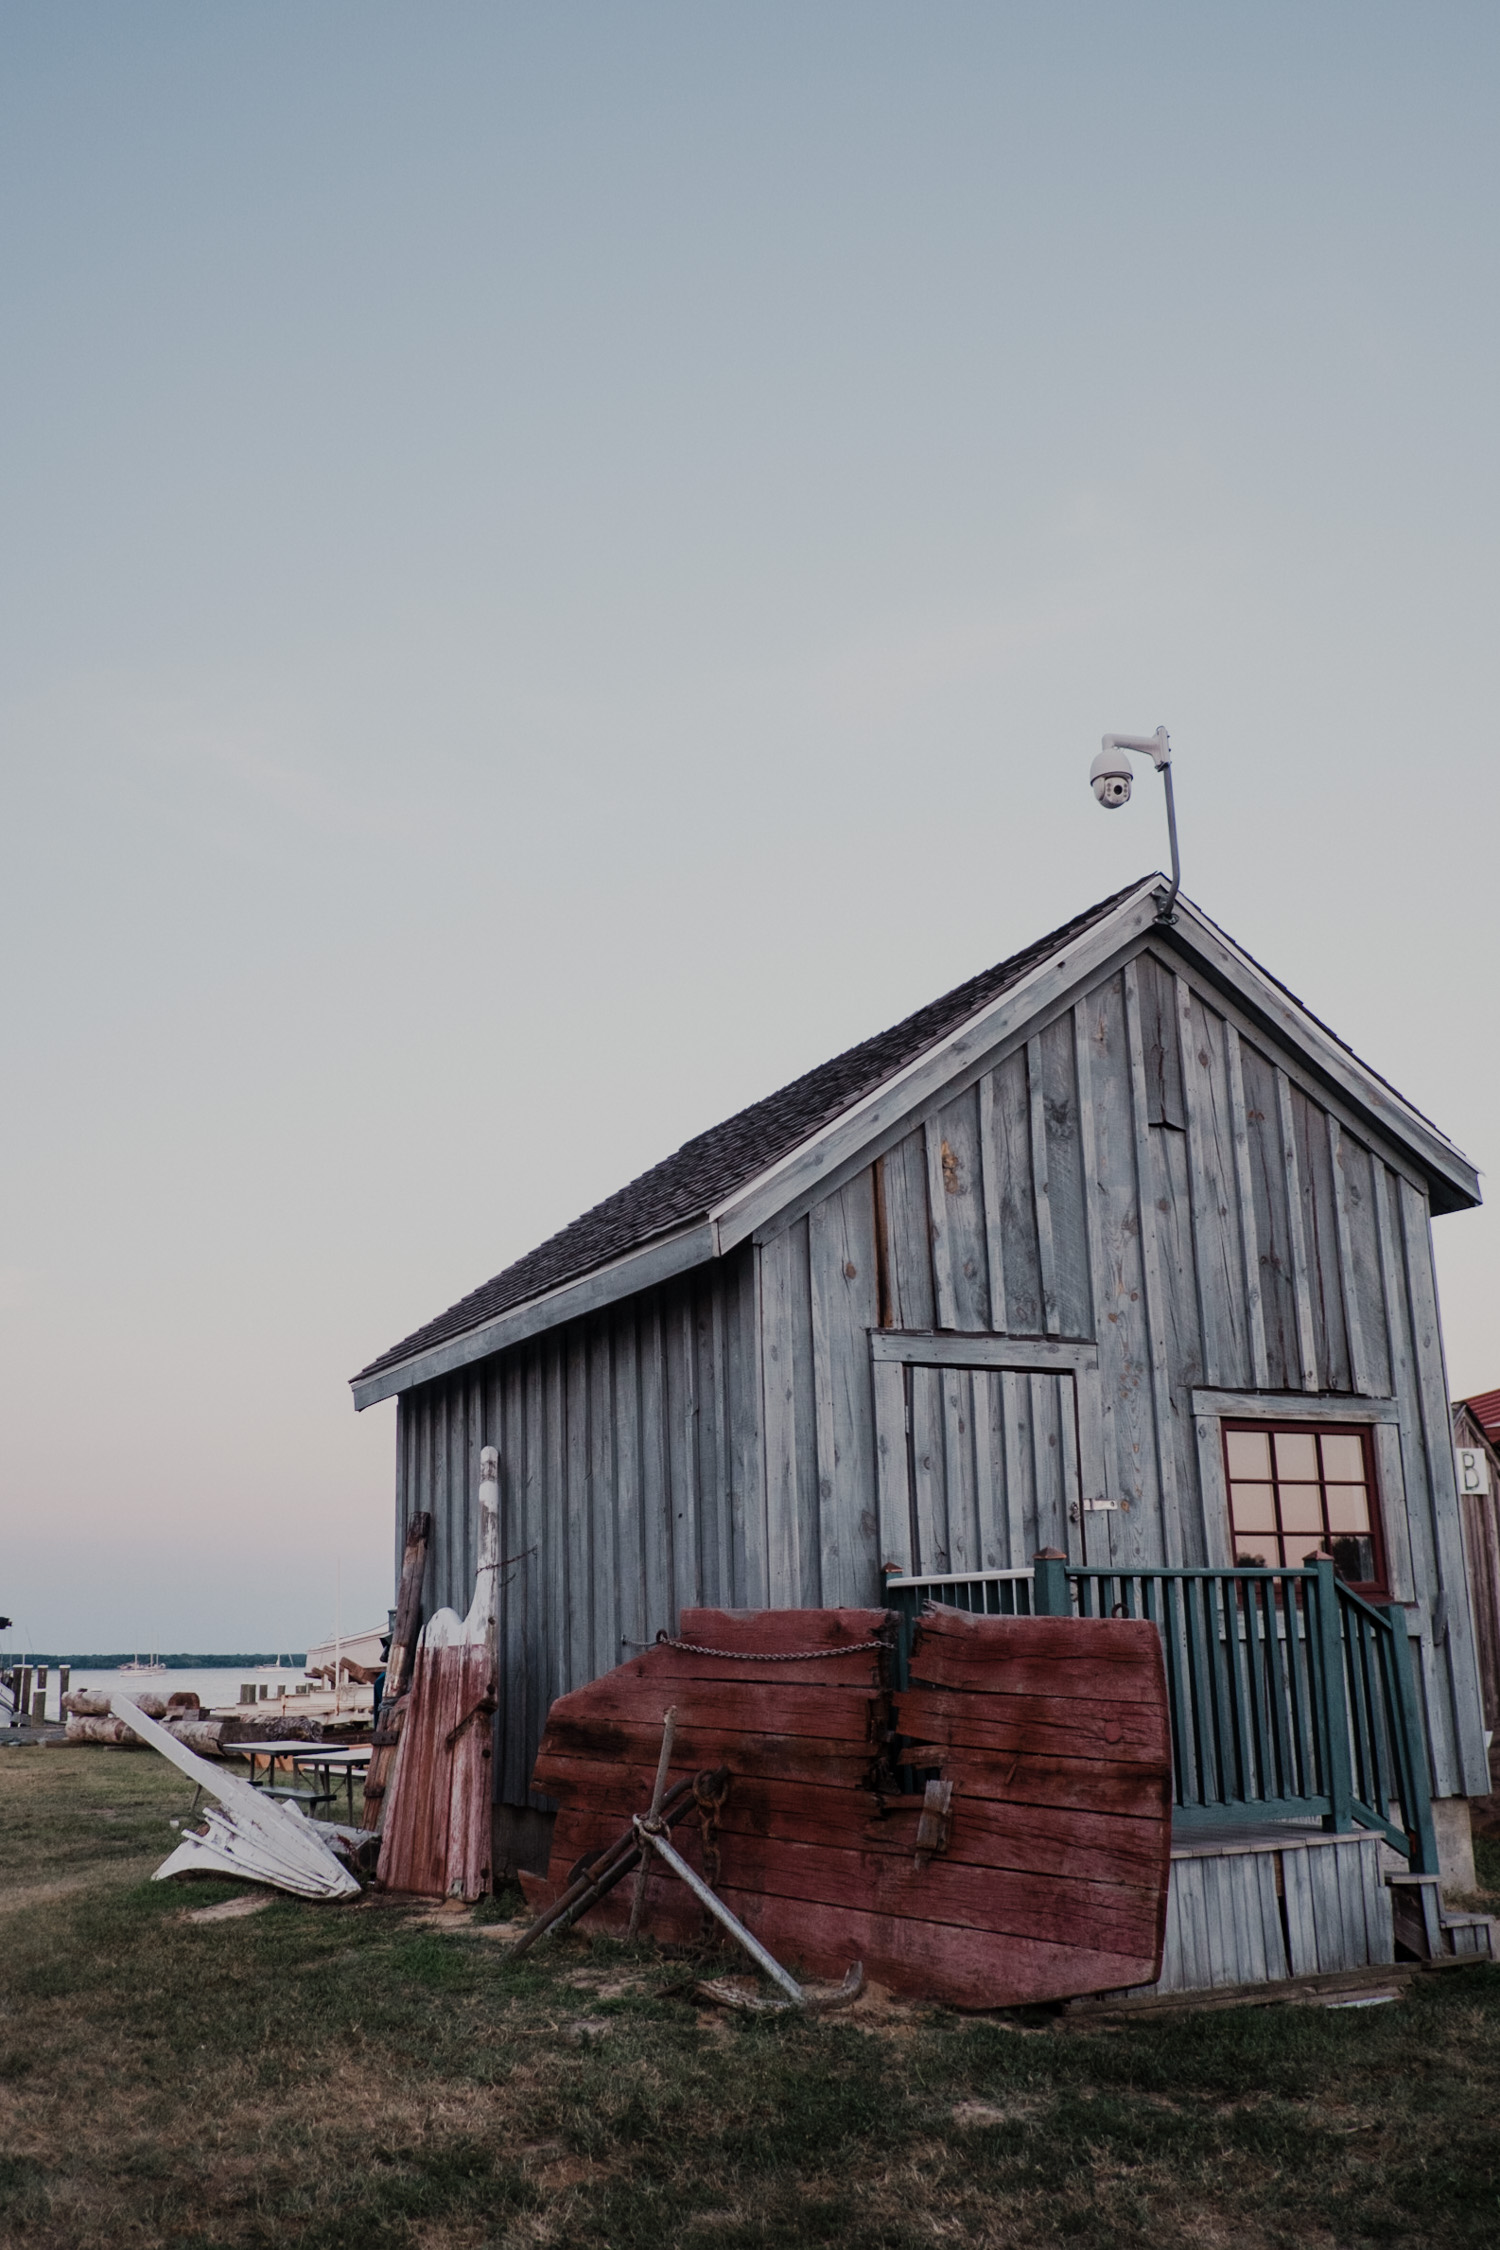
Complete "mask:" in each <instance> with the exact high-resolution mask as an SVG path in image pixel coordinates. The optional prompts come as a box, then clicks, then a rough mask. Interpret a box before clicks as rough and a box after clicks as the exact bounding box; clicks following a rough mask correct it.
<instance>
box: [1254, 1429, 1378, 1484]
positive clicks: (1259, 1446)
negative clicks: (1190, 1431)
mask: <svg viewBox="0 0 1500 2250" xmlns="http://www.w3.org/2000/svg"><path fill="white" fill-rule="evenodd" d="M1225 1443H1226V1445H1227V1447H1228V1451H1229V1474H1230V1475H1231V1476H1232V1477H1269V1475H1270V1474H1271V1441H1270V1439H1269V1438H1268V1437H1267V1436H1266V1434H1265V1432H1264V1430H1229V1431H1227V1432H1226V1434H1225ZM1363 1473H1364V1472H1363V1471H1362V1470H1361V1471H1360V1474H1361V1475H1363Z"/></svg>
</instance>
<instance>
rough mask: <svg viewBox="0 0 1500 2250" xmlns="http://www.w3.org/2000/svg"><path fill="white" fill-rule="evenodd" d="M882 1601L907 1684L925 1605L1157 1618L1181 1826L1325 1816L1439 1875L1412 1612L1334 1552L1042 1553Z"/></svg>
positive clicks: (892, 1590) (918, 1585) (907, 1588)
mask: <svg viewBox="0 0 1500 2250" xmlns="http://www.w3.org/2000/svg"><path fill="white" fill-rule="evenodd" d="M886 1599H887V1602H888V1603H889V1605H890V1606H891V1607H892V1608H893V1609H895V1611H896V1612H897V1615H898V1617H899V1618H900V1619H901V1621H902V1630H901V1635H900V1646H899V1649H898V1656H897V1670H898V1675H899V1678H900V1680H901V1682H902V1684H904V1682H905V1678H906V1671H907V1661H906V1660H907V1656H908V1652H909V1649H910V1644H911V1633H912V1629H913V1627H914V1625H915V1622H916V1619H917V1616H918V1614H919V1612H920V1609H921V1606H922V1604H923V1603H924V1602H926V1601H938V1602H947V1603H952V1604H954V1605H956V1606H957V1607H959V1608H961V1609H968V1610H977V1611H982V1612H984V1613H986V1614H990V1615H995V1614H999V1615H1009V1616H1027V1615H1034V1616H1080V1617H1140V1618H1146V1619H1149V1620H1150V1622H1151V1623H1152V1624H1154V1625H1155V1626H1156V1628H1157V1630H1158V1632H1159V1633H1160V1634H1161V1639H1162V1651H1163V1655H1164V1657H1165V1660H1166V1675H1167V1700H1168V1705H1169V1708H1170V1711H1171V1718H1172V1764H1173V1790H1174V1808H1173V1821H1174V1825H1175V1826H1176V1827H1177V1828H1179V1829H1183V1830H1190V1829H1204V1828H1224V1827H1237V1826H1247V1825H1249V1824H1251V1823H1253V1822H1260V1821H1274V1820H1309V1819H1318V1820H1321V1822H1322V1824H1323V1826H1324V1827H1325V1828H1329V1829H1332V1830H1335V1831H1340V1832H1343V1831H1347V1830H1349V1829H1351V1828H1354V1827H1362V1828H1368V1829H1373V1830H1375V1831H1376V1832H1377V1833H1378V1834H1380V1835H1382V1836H1383V1837H1384V1838H1385V1839H1386V1841H1387V1842H1388V1843H1390V1844H1391V1845H1392V1846H1393V1847H1394V1848H1395V1849H1396V1850H1397V1851H1398V1852H1400V1853H1402V1854H1403V1856H1404V1857H1405V1858H1406V1859H1407V1861H1408V1863H1409V1865H1410V1867H1411V1869H1412V1871H1413V1873H1416V1874H1436V1873H1437V1844H1436V1837H1435V1834H1434V1830H1433V1821H1432V1791H1431V1782H1430V1779H1429V1774H1428V1764H1427V1750H1426V1741H1425V1737H1424V1734H1423V1730H1422V1721H1421V1712H1420V1709H1419V1706H1418V1704H1417V1698H1416V1685H1415V1680H1414V1678H1413V1674H1412V1668H1411V1656H1410V1651H1409V1647H1408V1643H1407V1632H1406V1616H1405V1612H1404V1611H1403V1610H1402V1609H1401V1608H1400V1606H1399V1605H1398V1604H1395V1603H1392V1604H1390V1605H1388V1606H1386V1607H1383V1608H1377V1607H1376V1606H1375V1605H1374V1604H1373V1603H1370V1602H1367V1601H1364V1600H1362V1599H1361V1597H1360V1596H1359V1595H1358V1594H1356V1593H1353V1592H1352V1591H1351V1590H1350V1588H1349V1587H1347V1586H1346V1585H1344V1584H1343V1583H1342V1582H1341V1581H1340V1580H1339V1579H1338V1577H1337V1576H1336V1575H1335V1572H1334V1567H1333V1563H1332V1561H1331V1560H1330V1559H1329V1558H1327V1557H1323V1558H1320V1559H1319V1560H1318V1561H1317V1562H1316V1563H1314V1564H1312V1565H1309V1566H1308V1567H1306V1568H1304V1569H1301V1570H1261V1569H1236V1570H1097V1569H1077V1568H1074V1567H1072V1566H1071V1565H1069V1564H1068V1563H1067V1561H1066V1560H1065V1558H1064V1557H1062V1556H1061V1555H1051V1554H1044V1555H1039V1556H1038V1557H1037V1562H1036V1568H1035V1571H1034V1572H1033V1573H1026V1572H1019V1571H1004V1572H996V1571H988V1572H986V1571H980V1572H975V1573H974V1574H972V1576H967V1577H952V1576H949V1577H943V1578H927V1579H917V1578H914V1579H902V1578H892V1579H890V1580H888V1581H887V1592H886ZM1397 1814H1399V1817H1395V1816H1396V1815H1397Z"/></svg>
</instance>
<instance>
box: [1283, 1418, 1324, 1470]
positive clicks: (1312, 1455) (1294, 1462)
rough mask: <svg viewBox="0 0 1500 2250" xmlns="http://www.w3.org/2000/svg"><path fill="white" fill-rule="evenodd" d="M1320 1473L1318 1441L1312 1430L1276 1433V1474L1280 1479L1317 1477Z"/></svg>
mask: <svg viewBox="0 0 1500 2250" xmlns="http://www.w3.org/2000/svg"><path fill="white" fill-rule="evenodd" d="M1317 1473H1318V1441H1317V1439H1316V1438H1315V1437H1314V1436H1313V1434H1312V1432H1311V1431H1310V1430H1278V1431H1277V1432H1276V1474H1277V1476H1278V1477H1307V1478H1309V1479H1311V1478H1313V1477H1315V1476H1316V1475H1317Z"/></svg>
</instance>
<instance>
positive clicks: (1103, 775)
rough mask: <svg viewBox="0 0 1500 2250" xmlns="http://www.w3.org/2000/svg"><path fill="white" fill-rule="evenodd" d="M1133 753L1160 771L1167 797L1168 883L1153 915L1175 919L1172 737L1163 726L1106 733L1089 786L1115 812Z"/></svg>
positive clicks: (1125, 793)
mask: <svg viewBox="0 0 1500 2250" xmlns="http://www.w3.org/2000/svg"><path fill="white" fill-rule="evenodd" d="M1133 754H1139V755H1140V756H1141V757H1143V758H1149V759H1150V760H1151V763H1152V765H1154V766H1155V768H1156V770H1157V772H1158V773H1159V774H1160V775H1161V779H1162V788H1163V790H1164V791H1165V793H1166V800H1167V839H1168V841H1169V843H1170V844H1171V847H1172V887H1171V889H1170V890H1169V891H1168V892H1167V893H1166V896H1165V897H1164V898H1163V899H1162V901H1161V903H1160V905H1159V906H1158V907H1157V919H1158V921H1161V922H1175V921H1176V919H1177V912H1176V908H1177V893H1178V891H1179V889H1180V888H1181V886H1182V868H1181V865H1180V863H1179V861H1178V857H1177V808H1176V806H1175V805H1174V803H1173V802H1172V738H1171V736H1170V735H1169V734H1168V732H1167V730H1166V728H1165V727H1158V728H1157V730H1156V732H1155V734H1107V735H1106V736H1105V737H1104V741H1103V744H1102V745H1101V747H1100V751H1099V755H1098V757H1097V758H1096V759H1095V760H1094V762H1093V764H1092V765H1091V766H1090V767H1089V786H1090V788H1091V789H1092V790H1093V792H1094V795H1095V796H1096V797H1097V798H1098V800H1099V802H1100V804H1101V805H1102V806H1103V807H1104V809H1105V811H1106V812H1118V811H1119V809H1120V807H1121V805H1128V804H1129V802H1130V774H1131V765H1130V760H1131V756H1132V755H1133Z"/></svg>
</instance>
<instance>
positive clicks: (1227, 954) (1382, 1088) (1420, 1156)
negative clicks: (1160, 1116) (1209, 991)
mask: <svg viewBox="0 0 1500 2250" xmlns="http://www.w3.org/2000/svg"><path fill="white" fill-rule="evenodd" d="M1161 934H1162V935H1163V937H1165V938H1167V939H1168V940H1169V942H1171V943H1172V944H1173V945H1175V946H1178V947H1180V948H1181V949H1182V950H1183V951H1184V952H1185V953H1188V954H1190V955H1192V956H1194V957H1195V958H1196V959H1197V960H1198V961H1199V962H1200V963H1201V965H1202V966H1203V967H1204V968H1205V969H1207V970H1208V971H1209V972H1210V974H1211V975H1214V976H1215V977H1216V978H1217V979H1218V980H1220V981H1222V982H1223V983H1224V984H1226V985H1228V987H1229V988H1230V990H1231V991H1233V992H1234V993H1235V995H1236V997H1237V998H1238V999H1240V1000H1241V1001H1242V1002H1244V1003H1245V1004H1246V1005H1247V1006H1248V1007H1250V1008H1251V1009H1253V1010H1254V1012H1255V1013H1256V1014H1257V1015H1258V1016H1259V1017H1260V1018H1261V1019H1262V1021H1263V1022H1265V1023H1267V1024H1268V1025H1269V1027H1270V1028H1271V1029H1272V1030H1273V1031H1275V1032H1276V1033H1278V1034H1279V1035H1280V1037H1282V1038H1283V1039H1285V1040H1287V1041H1289V1042H1290V1043H1291V1044H1292V1045H1294V1046H1296V1047H1298V1048H1300V1050H1301V1051H1302V1053H1303V1054H1304V1055H1306V1056H1307V1058H1308V1060H1309V1061H1310V1062H1311V1063H1312V1064H1313V1065H1314V1066H1315V1067H1316V1068H1317V1069H1318V1071H1319V1072H1320V1073H1321V1074H1322V1075H1323V1077H1324V1078H1326V1079H1327V1080H1329V1081H1330V1083H1331V1084H1332V1085H1334V1086H1335V1087H1336V1088H1337V1089H1338V1091H1339V1092H1340V1093H1341V1094H1343V1095H1344V1097H1345V1098H1346V1099H1347V1100H1348V1101H1350V1102H1353V1103H1354V1104H1356V1105H1357V1107H1359V1108H1360V1109H1362V1110H1363V1111H1364V1112H1365V1114H1366V1116H1367V1117H1369V1118H1370V1119H1371V1121H1372V1122H1373V1123H1374V1124H1376V1125H1378V1126H1379V1127H1380V1128H1381V1129H1382V1131H1384V1132H1385V1133H1387V1134H1389V1135H1390V1136H1391V1138H1392V1139H1393V1140H1395V1141H1397V1142H1398V1143H1399V1144H1400V1145H1401V1146H1402V1147H1403V1148H1405V1149H1406V1150H1407V1151H1408V1153H1409V1154H1410V1155H1411V1156H1412V1157H1413V1158H1414V1159H1415V1161H1416V1163H1417V1165H1418V1166H1419V1168H1420V1169H1421V1171H1422V1172H1423V1173H1425V1174H1426V1176H1427V1178H1428V1181H1429V1183H1430V1185H1431V1186H1433V1187H1436V1188H1439V1190H1440V1192H1439V1193H1438V1194H1437V1195H1435V1196H1434V1198H1433V1208H1434V1209H1435V1210H1440V1211H1458V1210H1470V1209H1472V1208H1473V1207H1474V1206H1475V1205H1476V1204H1478V1203H1479V1202H1480V1201H1481V1200H1482V1199H1481V1196H1480V1191H1479V1174H1478V1172H1477V1170H1476V1169H1475V1167H1474V1165H1473V1164H1472V1163H1471V1162H1470V1161H1469V1159H1468V1157H1466V1156H1465V1155H1464V1153H1463V1151H1462V1150H1461V1149H1459V1148H1457V1147H1455V1146H1454V1144H1453V1142H1452V1141H1450V1140H1449V1139H1448V1138H1447V1136H1446V1134H1444V1133H1443V1132H1442V1131H1440V1129H1439V1128H1438V1127H1437V1126H1435V1125H1433V1124H1431V1123H1430V1122H1429V1120H1428V1119H1427V1118H1425V1117H1423V1115H1422V1113H1421V1111H1420V1110H1417V1109H1414V1108H1413V1107H1412V1106H1411V1104H1410V1103H1409V1102H1408V1101H1407V1100H1406V1098H1405V1096H1404V1095H1402V1094H1399V1093H1398V1092H1397V1091H1396V1089H1395V1088H1394V1087H1393V1086H1390V1085H1387V1084H1386V1082H1385V1080H1384V1079H1382V1078H1380V1077H1379V1076H1377V1074H1376V1073H1375V1072H1374V1071H1373V1070H1372V1069H1371V1068H1370V1066H1369V1065H1368V1064H1367V1063H1363V1062H1361V1061H1360V1059H1359V1057H1358V1056H1357V1055H1355V1054H1353V1053H1351V1052H1350V1050H1349V1049H1348V1048H1346V1047H1343V1046H1341V1045H1340V1044H1339V1042H1338V1041H1337V1040H1336V1039H1335V1038H1333V1037H1332V1036H1331V1034H1330V1033H1328V1032H1327V1031H1325V1030H1324V1028H1323V1026H1322V1025H1321V1024H1320V1023H1319V1022H1318V1021H1317V1019H1316V1017H1314V1016H1312V1015H1310V1014H1309V1013H1308V1011H1307V1009H1305V1008H1304V1007H1303V1006H1302V1005H1301V1004H1300V1003H1299V1002H1298V1001H1297V1000H1295V999H1294V998H1293V996H1292V995H1291V994H1290V993H1288V992H1285V991H1283V990H1282V988H1281V987H1280V986H1279V985H1278V984H1276V983H1275V982H1274V981H1273V980H1272V979H1271V978H1270V977H1269V976H1267V974H1266V972H1265V971H1264V970H1263V969H1262V968H1260V966H1259V965H1258V964H1257V963H1256V962H1255V961H1253V960H1252V959H1251V958H1250V956H1249V955H1248V954H1247V953H1242V952H1241V950H1240V948H1239V947H1238V946H1237V945H1236V944H1235V943H1234V942H1233V940H1232V939H1230V938H1226V937H1225V936H1224V934H1223V932H1222V931H1220V930H1217V929H1216V928H1215V927H1214V925H1213V924H1212V923H1211V922H1210V921H1209V920H1208V919H1207V917H1206V916H1205V915H1203V914H1201V913H1200V912H1199V910H1198V909H1197V908H1196V907H1195V906H1194V905H1193V903H1192V901H1191V900H1190V899H1187V898H1179V900H1178V904H1177V921H1176V923H1175V924H1174V925H1173V927H1172V928H1171V929H1170V930H1163V931H1162V933H1161Z"/></svg>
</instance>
